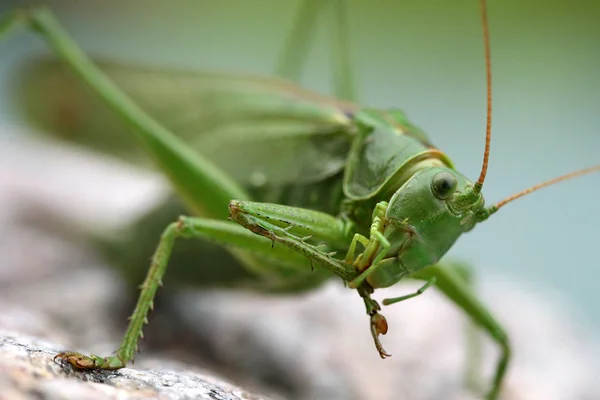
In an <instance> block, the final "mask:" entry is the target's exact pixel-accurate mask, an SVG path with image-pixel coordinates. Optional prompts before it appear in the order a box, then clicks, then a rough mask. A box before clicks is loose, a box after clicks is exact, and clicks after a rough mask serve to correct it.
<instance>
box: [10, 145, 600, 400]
mask: <svg viewBox="0 0 600 400" xmlns="http://www.w3.org/2000/svg"><path fill="white" fill-rule="evenodd" d="M45 146H47V145H45ZM19 154H20V156H19ZM69 154H70V153H69V152H62V150H61V152H60V156H57V153H56V152H54V151H52V148H46V147H44V148H40V147H35V146H33V145H30V144H28V145H21V144H18V143H17V142H14V141H13V142H12V143H11V144H10V146H5V145H2V146H0V255H1V256H0V329H2V332H0V398H2V399H3V398H10V399H13V398H14V399H27V398H40V397H41V398H49V399H62V398H90V399H95V398H120V399H128V398H132V399H133V398H136V399H137V398H153V397H159V398H165V399H171V398H173V399H180V398H181V399H183V398H200V399H205V398H206V399H238V398H239V399H242V398H243V399H262V398H266V397H261V396H259V395H253V394H251V393H261V394H263V395H265V396H270V397H269V398H286V399H302V400H306V399H308V400H310V399H344V400H353V399H357V400H358V399H360V400H365V399H366V400H397V399H407V400H425V399H430V400H438V399H444V400H455V399H456V400H458V399H475V398H477V397H478V396H475V395H473V394H471V393H470V392H468V391H466V390H465V389H463V385H462V375H463V374H462V371H463V370H464V368H465V349H466V340H465V336H464V328H465V320H464V318H463V316H462V315H461V314H460V313H459V312H458V311H457V310H456V309H455V308H454V307H452V306H451V305H450V304H449V303H447V302H446V301H445V299H444V298H442V296H440V295H438V294H437V293H436V292H435V291H433V290H431V291H428V292H427V293H426V295H424V296H421V297H420V298H418V299H415V300H413V301H409V302H406V303H403V304H402V305H398V306H395V307H388V308H386V309H385V315H386V317H387V319H388V321H389V323H390V332H389V333H388V335H386V336H384V337H383V342H384V346H385V347H386V349H387V350H388V351H389V352H390V353H392V354H393V357H391V358H390V359H387V360H385V361H382V360H381V359H380V358H379V356H378V355H377V353H376V352H375V350H374V349H373V344H372V340H371V338H370V335H369V332H368V320H367V317H366V316H365V315H364V309H363V305H362V302H361V300H360V298H359V297H358V296H357V295H356V294H355V293H354V292H353V291H350V290H347V289H345V288H343V287H342V286H341V285H340V284H339V282H336V281H333V282H331V283H330V284H328V285H326V286H325V287H323V288H322V289H320V290H317V291H314V292H311V293H307V294H305V295H294V296H284V297H275V296H267V295H259V294H255V293H249V292H239V291H238V292H233V291H223V290H219V291H217V290H211V291H202V292H200V291H195V290H189V289H186V290H180V291H179V292H178V294H177V295H176V296H174V297H173V298H169V299H164V300H163V301H161V302H160V303H159V304H157V311H156V312H155V313H154V314H153V315H152V316H151V318H150V325H149V326H148V327H147V328H146V329H145V330H144V332H145V336H146V338H147V340H146V342H145V343H142V345H141V350H142V352H141V355H139V356H138V358H137V360H136V362H135V365H134V366H133V369H130V368H128V369H123V370H120V371H116V372H110V373H105V372H103V373H72V372H69V368H66V369H63V368H60V367H59V366H58V365H57V364H55V363H53V362H52V357H53V355H54V354H55V353H56V352H57V351H61V350H64V349H65V348H68V349H69V350H80V351H85V352H93V353H95V354H104V355H107V354H110V353H111V352H112V351H114V349H115V348H116V347H117V346H118V344H119V341H120V339H121V335H122V332H123V331H124V326H125V325H124V324H125V322H126V321H125V317H126V316H127V315H128V313H130V312H131V309H132V308H131V304H130V302H129V299H130V296H129V294H128V293H127V291H126V289H125V285H123V283H122V281H121V279H120V277H119V275H118V274H117V273H115V272H114V271H112V270H111V269H110V268H107V267H106V266H105V265H103V263H102V262H101V261H100V260H99V259H98V258H97V257H96V255H95V254H93V253H92V252H90V251H89V250H88V249H86V247H85V243H84V241H82V242H81V243H79V242H77V241H73V240H72V238H68V239H67V238H65V237H62V236H61V235H58V234H56V233H51V232H49V231H48V229H45V228H44V226H43V225H39V224H36V223H35V221H36V215H37V214H38V213H40V212H42V211H43V212H47V210H48V209H52V210H53V211H52V212H55V213H56V212H58V213H60V214H64V216H65V218H75V219H77V218H78V219H80V220H84V221H87V222H89V223H95V221H98V223H112V222H110V221H113V222H114V221H118V220H119V218H123V213H121V214H120V213H119V211H120V212H123V210H131V209H133V208H135V207H134V206H132V205H131V204H130V205H129V206H127V204H128V201H129V202H132V203H136V202H137V201H138V199H136V195H138V197H139V193H140V191H143V196H142V197H144V200H145V201H147V202H151V201H150V200H151V199H156V198H158V194H157V193H158V189H157V188H159V187H160V185H159V184H157V185H155V186H152V185H150V186H143V185H142V184H139V183H137V177H136V178H133V177H132V178H127V176H126V175H125V174H121V175H119V174H114V175H118V176H116V177H115V179H114V180H111V179H104V177H105V175H106V174H107V168H105V167H104V166H103V164H102V163H98V162H96V161H91V160H90V161H88V160H87V159H84V161H83V162H82V159H81V157H80V156H77V157H75V156H74V157H71V158H70V156H69ZM32 159H35V160H36V161H35V163H36V165H37V168H36V165H33V166H32V164H31V162H30V160H32ZM14 171H19V173H18V175H17V176H18V179H17V178H16V177H15V174H14ZM80 175H83V176H85V179H84V178H82V177H81V176H80ZM108 175H110V174H108ZM146 178H147V177H146ZM78 179H79V181H78ZM85 180H87V181H90V182H93V187H94V188H93V191H94V193H97V192H101V193H104V195H103V196H104V199H105V201H104V203H103V204H99V202H98V200H97V198H96V195H90V192H86V190H88V189H86V188H85V186H84V185H74V184H73V182H84V181H85ZM147 182H148V181H146V182H145V183H144V184H147ZM136 185H138V186H136ZM48 186H51V187H50V188H49V187H48ZM151 186H152V187H151ZM142 188H145V189H142ZM89 190H91V189H89ZM136 190H137V191H136ZM86 193H87V194H86ZM111 193H116V194H118V195H119V196H121V197H122V198H124V199H125V198H127V196H125V195H124V193H130V196H129V200H128V201H127V199H125V200H123V201H122V202H121V204H122V205H124V206H121V205H116V204H117V202H115V201H114V199H113V202H112V203H111V201H110V200H108V198H109V197H110V194H111ZM86 196H91V197H93V198H94V201H92V202H87V203H86ZM149 199H150V200H149ZM33 200H35V201H33ZM65 202H66V204H65ZM100 203H102V202H100ZM71 204H72V206H71ZM42 206H43V207H42ZM40 207H41V208H40ZM127 207H129V209H128V208H127ZM127 212H129V211H127ZM24 220H27V221H28V222H27V223H24ZM107 221H108V222H107ZM414 288H415V286H414V285H412V284H407V285H399V286H396V287H394V288H392V289H389V290H383V291H381V292H380V291H378V293H377V298H378V299H381V298H383V297H391V296H397V295H399V294H400V293H408V292H409V291H411V290H414ZM479 289H480V292H481V293H482V294H483V296H482V297H483V298H484V300H485V301H486V303H487V304H489V305H490V307H491V309H492V310H493V311H494V312H495V313H496V314H497V316H498V318H499V319H500V320H501V321H504V322H505V325H506V328H507V330H508V332H509V333H510V335H511V338H512V340H513V344H514V359H513V361H514V363H513V364H512V365H511V369H510V371H509V375H508V379H507V383H506V386H505V390H504V393H503V396H502V398H503V399H509V400H520V399H527V400H536V399H540V400H573V399H581V400H586V399H589V400H591V399H597V398H600V382H599V381H598V379H597V378H598V376H599V373H600V363H599V361H598V360H600V358H599V357H598V355H599V354H600V352H599V345H598V343H599V342H598V338H597V337H593V336H592V335H591V334H590V333H588V331H587V330H586V328H585V327H584V326H583V325H582V324H580V323H578V322H577V317H576V314H575V316H574V314H573V310H572V309H570V308H569V307H568V306H566V305H564V304H563V302H562V299H561V298H560V297H559V296H558V295H556V294H553V293H549V292H548V291H545V290H544V289H543V288H538V289H534V288H529V287H527V288H525V287H522V286H521V285H519V283H518V282H514V281H512V280H510V279H509V278H504V277H497V276H484V277H482V283H481V285H480V287H479ZM484 342H485V346H484V349H483V359H484V360H485V362H484V365H483V367H482V372H483V374H484V375H485V380H484V382H486V383H487V382H488V379H489V378H488V376H489V373H490V372H491V367H492V364H493V362H494V360H495V357H496V355H497V352H496V349H495V348H494V346H493V344H492V343H490V342H488V341H487V339H486V340H484ZM175 360H177V361H175ZM200 368H201V369H200ZM200 371H204V372H200ZM206 371H211V372H208V373H207V372H206ZM219 376H222V377H224V378H220V377H219ZM227 382H234V383H235V384H237V385H239V386H241V387H244V388H246V389H247V390H248V391H244V390H242V389H238V388H236V387H235V386H232V385H231V384H229V383H227ZM203 396H204V397H203ZM211 396H212V397H211Z"/></svg>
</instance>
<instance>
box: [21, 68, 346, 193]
mask: <svg viewBox="0 0 600 400" xmlns="http://www.w3.org/2000/svg"><path fill="white" fill-rule="evenodd" d="M98 64H99V66H100V67H101V69H102V70H103V71H104V72H105V73H106V74H107V75H108V76H109V77H110V79H112V80H113V81H114V82H115V84H116V85H117V86H119V87H120V88H121V89H122V90H124V91H125V92H126V93H127V94H128V95H129V96H130V97H131V98H132V99H133V100H134V101H135V102H136V103H138V105H140V106H141V107H142V108H143V109H144V110H146V111H147V112H148V113H149V114H150V115H152V116H153V117H154V118H156V119H157V120H158V121H159V122H161V123H162V124H163V125H164V126H165V127H167V128H168V129H170V130H171V131H172V132H173V133H174V134H176V135H177V136H178V137H180V138H181V139H182V140H184V142H186V143H188V144H189V145H190V146H192V147H193V148H194V149H196V150H197V151H199V152H200V153H202V155H204V156H205V157H207V158H208V159H210V160H211V161H212V162H214V163H215V164H217V165H218V166H219V167H221V168H222V169H223V170H224V171H225V172H227V173H228V174H229V175H231V176H232V177H233V178H234V179H236V180H237V181H238V182H240V183H242V184H246V185H252V184H254V185H257V184H261V183H263V182H269V183H270V184H275V185H277V184H282V183H291V182H298V183H310V182H315V181H318V180H321V179H323V178H325V177H328V176H331V175H333V174H335V173H337V172H339V171H341V170H342V169H343V167H344V163H345V161H346V157H347V154H348V150H349V147H350V143H351V140H352V138H351V131H352V129H351V126H352V120H351V116H352V115H353V113H354V112H355V111H356V110H357V107H356V106H355V105H353V104H350V103H344V102H340V101H337V100H335V99H332V98H328V97H325V96H321V95H318V94H316V93H313V92H310V91H307V90H305V89H302V88H300V87H298V86H296V85H294V84H292V83H290V82H288V81H284V80H280V79H272V78H263V77H257V76H251V75H240V74H228V73H214V72H192V71H184V70H173V69H162V68H148V67H140V66H135V65H125V64H117V63H109V62H100V63H98ZM16 83H17V85H16V86H15V90H16V91H17V93H16V94H17V95H18V96H19V98H20V104H21V105H22V107H23V111H24V113H25V116H26V118H27V119H28V120H30V121H32V122H34V123H35V124H36V125H38V126H39V127H41V128H42V130H43V131H44V132H49V133H51V134H53V135H54V136H56V137H59V138H62V139H65V140H68V141H71V142H75V143H79V144H82V145H85V146H88V147H91V148H92V149H95V150H99V151H103V152H106V153H110V154H112V155H115V156H117V157H120V158H122V159H125V160H127V161H129V162H132V163H136V164H143V165H147V166H150V165H151V162H150V159H149V158H148V157H147V156H146V154H145V153H144V150H143V147H142V146H140V145H139V144H138V143H137V142H136V140H135V138H133V136H132V135H129V134H127V133H126V132H124V130H125V129H126V128H125V127H124V125H123V124H122V123H121V122H120V120H119V118H118V117H117V116H116V115H114V114H113V113H112V112H111V111H110V110H108V109H107V107H106V106H105V105H104V104H103V103H102V102H101V101H100V100H99V99H98V98H97V97H96V96H95V95H93V94H92V93H91V91H89V90H88V89H87V87H85V86H84V85H83V84H82V83H80V82H79V80H78V79H77V78H76V77H75V76H74V75H73V73H72V72H71V71H69V70H67V68H65V67H64V66H63V65H62V64H61V63H60V62H58V61H54V60H50V59H44V60H35V61H34V62H31V63H30V64H28V65H27V66H26V67H25V68H22V69H21V72H20V76H19V79H17V80H16Z"/></svg>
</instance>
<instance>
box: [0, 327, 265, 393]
mask: <svg viewBox="0 0 600 400" xmlns="http://www.w3.org/2000/svg"><path fill="white" fill-rule="evenodd" d="M59 350H60V349H58V348H57V347H56V345H53V344H50V343H48V342H46V341H43V340H40V339H35V338H31V337H28V336H26V335H23V334H21V333H11V332H6V331H0V389H1V391H2V395H0V397H1V398H5V399H28V398H40V397H41V398H44V399H69V398H80V399H99V400H101V399H147V398H157V399H164V400H167V399H168V400H184V399H202V400H260V399H265V397H262V396H258V395H255V394H252V393H250V392H248V391H245V390H242V389H239V388H237V387H235V386H233V385H231V384H228V383H226V382H225V381H224V380H223V379H222V378H218V377H215V376H210V375H207V374H205V373H204V374H202V373H200V372H198V371H197V370H195V371H194V370H193V368H190V367H184V366H182V365H175V364H174V363H173V362H168V361H161V362H160V364H161V367H160V368H155V369H152V370H142V371H138V370H134V369H129V368H125V369H122V370H120V371H118V372H114V371H113V372H108V371H102V372H94V373H83V372H73V371H72V370H71V369H70V368H68V367H67V368H63V367H61V366H60V365H59V364H58V363H55V362H54V360H53V358H54V355H55V354H56V352H57V351H59ZM190 369H192V371H190ZM73 378H78V379H73Z"/></svg>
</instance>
